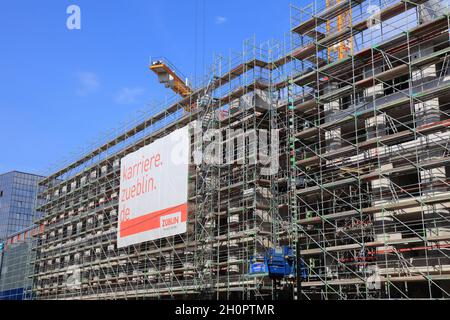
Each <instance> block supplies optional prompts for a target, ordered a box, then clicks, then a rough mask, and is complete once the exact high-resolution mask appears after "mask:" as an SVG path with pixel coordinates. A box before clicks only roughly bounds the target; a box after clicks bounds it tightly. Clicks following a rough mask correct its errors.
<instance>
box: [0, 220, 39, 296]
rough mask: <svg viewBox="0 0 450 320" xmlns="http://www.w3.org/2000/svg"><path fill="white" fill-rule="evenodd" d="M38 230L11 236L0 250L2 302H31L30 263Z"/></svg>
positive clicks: (29, 230) (0, 294)
mask: <svg viewBox="0 0 450 320" xmlns="http://www.w3.org/2000/svg"><path fill="white" fill-rule="evenodd" d="M37 230H38V228H36V227H33V228H28V229H25V230H23V231H21V232H20V233H16V234H13V235H10V236H9V237H8V238H7V239H6V242H5V243H4V244H3V248H1V250H0V300H30V299H31V295H30V294H29V293H30V292H31V285H32V280H31V277H30V273H29V272H32V268H30V267H29V264H28V261H29V258H30V255H31V254H32V251H31V250H32V236H33V235H34V234H35V232H37Z"/></svg>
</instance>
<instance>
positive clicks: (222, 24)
mask: <svg viewBox="0 0 450 320" xmlns="http://www.w3.org/2000/svg"><path fill="white" fill-rule="evenodd" d="M291 2H292V3H293V4H295V5H297V6H303V3H306V1H305V0H293V1H289V0H258V1H256V0H241V1H238V0H228V1H216V0H184V1H182V0H178V1H170V0H165V1H160V0H132V1H130V0H128V1H125V0H114V1H113V0H109V1H106V0H96V1H92V0H72V1H65V0H58V1H54V0H41V1H35V0H14V1H4V2H3V3H2V9H1V10H0V134H1V142H0V173H2V172H6V171H10V170H21V171H30V172H34V173H43V174H45V173H49V172H48V170H49V168H50V167H53V166H54V165H55V164H58V163H60V162H61V161H62V160H64V158H66V157H67V156H70V155H71V154H72V153H73V152H79V150H80V147H83V146H86V145H87V144H88V143H92V142H95V140H97V139H98V137H99V135H100V134H101V133H102V132H105V131H106V130H110V129H113V128H115V127H118V126H119V125H120V123H121V122H123V121H125V120H127V119H132V118H133V117H134V116H135V115H137V114H138V110H142V109H144V110H148V109H149V107H148V105H149V103H150V102H151V101H155V100H156V101H164V100H165V99H168V98H170V97H171V96H172V93H171V92H170V91H167V90H166V89H164V88H163V87H162V86H161V85H159V83H158V81H157V79H156V77H155V76H154V75H153V74H152V73H151V72H150V71H149V70H148V62H149V58H150V56H164V57H167V58H168V59H169V60H170V61H171V62H173V63H174V64H176V66H177V68H178V69H179V70H182V71H183V73H184V74H186V75H194V74H195V73H197V74H201V73H203V65H204V64H209V63H210V62H212V59H213V54H214V53H222V54H228V53H229V51H230V50H235V51H242V43H243V40H245V39H247V38H250V37H252V36H253V35H255V36H256V39H257V40H258V41H260V42H262V41H266V40H269V39H282V38H283V34H285V33H287V32H288V31H289V27H290V26H289V12H290V10H289V3H291ZM72 4H75V5H78V6H79V7H80V8H81V28H82V29H81V30H68V29H67V28H66V19H67V17H68V14H66V9H67V7H68V6H69V5H72ZM196 18H197V19H196ZM196 34H197V35H196Z"/></svg>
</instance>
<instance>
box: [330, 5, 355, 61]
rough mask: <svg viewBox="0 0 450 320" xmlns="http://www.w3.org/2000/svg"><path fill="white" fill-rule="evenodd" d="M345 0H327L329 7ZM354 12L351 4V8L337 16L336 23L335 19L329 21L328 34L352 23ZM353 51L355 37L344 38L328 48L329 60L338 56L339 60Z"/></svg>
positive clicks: (343, 28) (341, 29)
mask: <svg viewBox="0 0 450 320" xmlns="http://www.w3.org/2000/svg"><path fill="white" fill-rule="evenodd" d="M342 1H343V0H327V8H331V7H332V6H334V5H336V4H339V3H341V2H342ZM352 13H353V10H352V8H351V7H350V6H349V9H348V10H346V11H345V12H344V13H342V14H340V15H339V16H338V17H337V21H336V23H333V21H331V20H328V21H327V35H329V34H332V33H335V32H341V31H343V30H345V29H346V28H349V27H351V25H352ZM352 53H353V38H349V39H344V40H343V41H341V42H340V43H338V44H336V45H334V46H332V47H330V48H328V59H329V61H333V60H335V57H336V56H337V58H338V60H341V59H344V58H345V57H348V56H349V55H351V54H352Z"/></svg>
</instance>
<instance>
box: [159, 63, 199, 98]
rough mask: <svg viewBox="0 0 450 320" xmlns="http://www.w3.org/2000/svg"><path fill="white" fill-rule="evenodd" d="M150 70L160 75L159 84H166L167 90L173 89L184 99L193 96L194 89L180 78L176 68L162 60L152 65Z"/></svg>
mask: <svg viewBox="0 0 450 320" xmlns="http://www.w3.org/2000/svg"><path fill="white" fill-rule="evenodd" d="M150 70H152V71H153V72H154V73H156V74H157V75H158V79H159V82H160V83H162V84H164V85H165V86H166V88H171V89H172V90H173V91H174V92H175V93H177V94H179V95H181V96H182V97H187V96H189V95H191V94H192V89H191V88H190V87H189V86H188V85H187V84H186V83H185V82H184V81H183V79H181V78H180V76H178V75H177V74H176V73H175V71H174V68H172V67H170V65H169V64H168V63H166V62H164V61H162V60H158V61H155V62H153V63H152V65H151V66H150Z"/></svg>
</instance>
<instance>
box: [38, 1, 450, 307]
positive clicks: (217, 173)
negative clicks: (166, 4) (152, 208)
mask: <svg viewBox="0 0 450 320" xmlns="http://www.w3.org/2000/svg"><path fill="white" fill-rule="evenodd" d="M291 24H292V30H291V32H290V33H289V34H288V36H286V37H285V39H286V40H284V41H279V42H277V41H269V42H267V43H263V44H261V45H257V44H256V41H254V40H252V41H246V42H245V44H244V48H243V51H242V52H241V53H239V54H234V55H233V56H231V57H229V58H225V57H222V56H217V57H215V59H214V63H213V65H212V67H211V70H210V73H209V74H208V75H207V77H208V81H206V82H205V83H204V85H199V86H197V87H196V88H194V87H191V86H190V85H189V84H187V83H186V82H184V80H183V79H184V78H183V77H182V76H181V75H180V73H179V72H177V71H176V69H175V68H174V67H173V66H171V65H170V64H169V63H168V62H167V61H166V60H164V59H155V60H154V61H152V63H151V66H150V68H151V70H152V71H154V72H155V73H157V75H158V77H159V80H160V81H161V82H162V83H164V84H165V85H166V86H167V87H168V88H171V89H173V90H174V91H175V93H177V94H178V96H177V97H176V98H175V99H174V101H173V103H170V104H169V105H167V106H166V107H165V108H164V110H163V111H161V112H159V113H156V114H152V115H150V116H148V117H145V118H143V119H142V121H140V122H138V123H136V124H135V125H133V126H131V127H129V128H127V129H126V130H124V131H123V132H122V133H121V134H117V135H115V137H113V138H111V139H109V140H107V141H105V142H104V143H102V144H100V145H99V146H97V147H95V148H93V149H92V150H91V151H89V152H88V153H86V154H84V155H82V156H80V157H79V158H78V159H76V160H75V161H73V162H71V163H69V164H67V165H65V166H64V168H63V169H61V170H58V171H56V172H54V173H53V174H52V175H50V176H48V177H47V178H45V179H44V180H43V181H42V182H41V185H42V186H43V187H45V190H46V191H44V192H42V193H41V194H40V195H39V197H38V198H39V199H40V200H42V201H44V202H45V204H44V205H42V206H40V207H39V208H38V210H39V211H40V212H44V216H43V217H42V218H41V219H39V220H38V221H36V223H37V224H38V225H40V226H41V228H40V233H39V234H38V235H37V236H35V238H34V251H33V254H32V257H31V261H30V264H31V266H32V268H34V272H33V288H32V291H33V292H32V296H33V297H35V298H37V299H168V298H175V299H195V298H198V297H202V299H205V298H208V297H209V298H210V299H299V300H300V299H301V300H310V299H311V300H318V299H319V300H320V299H414V298H426V299H430V298H433V299H435V298H442V299H448V298H450V184H449V182H450V180H449V179H450V130H449V129H450V127H449V126H450V114H449V113H450V104H449V103H450V74H449V68H448V66H449V62H450V57H449V51H450V43H449V26H450V16H449V1H448V0H429V1H426V0H401V1H398V0H383V1H381V0H377V1H364V0H326V1H325V0H323V1H318V2H317V3H313V4H311V5H309V6H308V7H306V8H297V7H294V6H292V7H291ZM198 120H201V122H197V121H198ZM193 123H196V124H197V125H196V126H195V128H196V129H200V130H201V131H202V132H203V133H207V132H215V134H216V138H215V139H213V140H212V141H213V142H212V143H213V144H215V145H216V146H219V149H220V148H222V147H224V146H225V145H227V143H229V140H230V139H234V138H237V136H239V135H243V136H244V141H248V143H244V145H243V149H239V147H235V146H234V147H233V150H234V154H236V155H239V156H240V158H239V160H241V161H238V162H236V161H234V162H233V161H218V162H217V163H216V162H214V161H212V162H211V161H201V162H200V163H196V164H194V163H195V161H193V164H192V165H190V170H189V197H188V201H189V207H188V208H189V209H188V221H187V232H186V233H183V234H181V235H176V236H170V237H167V238H164V239H159V240H155V241H148V242H144V243H140V244H137V245H132V246H129V247H126V248H118V246H117V235H116V234H117V225H118V216H119V212H118V203H119V191H120V190H119V189H120V178H121V172H120V171H121V164H120V162H121V159H122V158H123V157H124V156H126V155H128V154H130V153H133V152H135V151H137V150H139V149H140V148H142V147H144V146H147V145H150V144H152V143H153V142H154V141H157V140H158V139H160V138H162V137H165V136H167V135H168V134H170V133H171V132H173V131H174V130H176V129H179V128H183V127H185V126H190V127H191V130H194V126H193V125H192V124H193ZM230 129H232V130H234V131H233V132H235V133H236V136H232V137H230V136H229V135H227V132H230ZM249 132H268V135H267V140H269V141H272V145H271V148H269V149H272V151H273V150H276V149H278V150H277V153H273V154H271V155H270V157H269V158H270V161H268V162H270V163H268V162H267V161H266V162H265V163H262V162H264V161H262V162H261V161H254V159H253V157H254V156H255V153H254V150H256V149H257V145H255V140H252V139H248V135H249ZM217 133H218V135H217ZM274 141H275V142H276V144H277V145H276V146H275V145H273V143H274ZM252 142H253V143H252ZM192 147H193V148H194V149H195V150H197V151H205V148H206V147H205V146H204V144H202V143H199V141H197V140H196V139H195V138H194V137H192ZM220 154H221V153H220ZM274 163H275V164H276V171H275V172H273V170H263V169H267V167H268V166H269V167H273V165H274ZM174 192H176V190H174ZM277 248H285V249H286V248H287V249H288V250H287V251H286V252H288V253H286V252H284V253H283V254H281V256H282V259H284V260H285V261H284V263H285V264H286V265H294V268H293V269H290V270H289V271H288V272H285V273H284V276H277V277H273V275H272V274H271V272H270V270H267V269H266V268H265V267H264V264H268V263H271V262H272V263H273V261H272V260H273V259H272V258H273V253H277V252H278V251H279V249H277ZM267 253H270V254H269V255H270V256H271V257H269V259H266V257H267ZM288 260H289V261H288ZM256 262H260V263H261V264H260V265H259V266H260V269H259V271H258V270H255V269H254V268H253V267H254V266H255V263H256Z"/></svg>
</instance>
